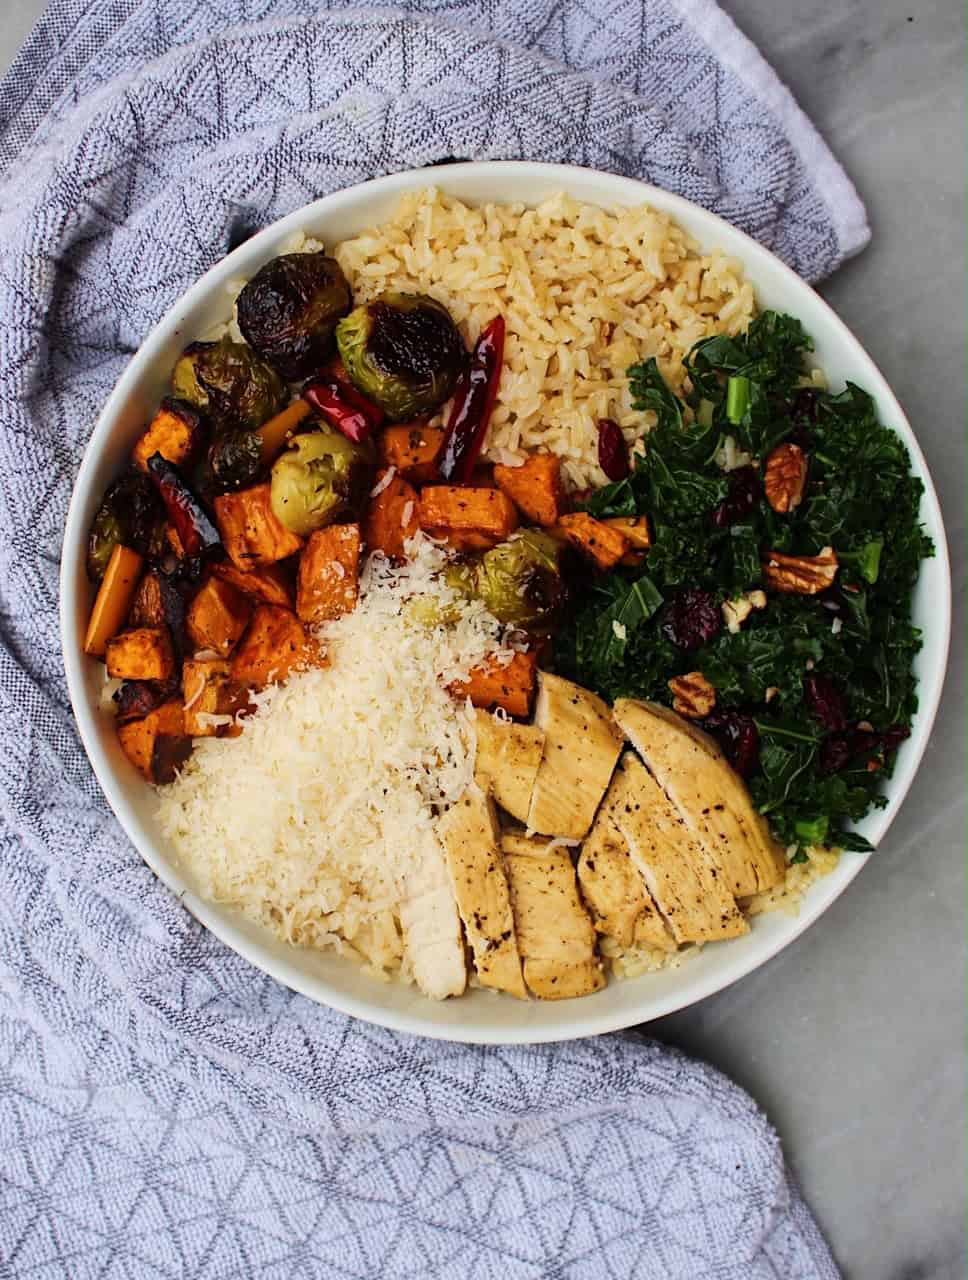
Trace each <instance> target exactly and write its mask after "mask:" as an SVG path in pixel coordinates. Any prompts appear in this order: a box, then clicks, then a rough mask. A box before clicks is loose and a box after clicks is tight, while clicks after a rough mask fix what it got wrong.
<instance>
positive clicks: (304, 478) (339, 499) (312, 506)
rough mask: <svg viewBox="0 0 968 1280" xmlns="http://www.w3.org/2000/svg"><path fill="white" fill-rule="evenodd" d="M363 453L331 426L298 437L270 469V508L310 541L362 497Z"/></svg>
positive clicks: (294, 530)
mask: <svg viewBox="0 0 968 1280" xmlns="http://www.w3.org/2000/svg"><path fill="white" fill-rule="evenodd" d="M367 462H368V458H367V454H366V452H365V450H363V449H362V448H360V446H359V445H357V444H354V443H353V442H352V441H351V440H347V439H346V437H345V436H344V435H341V434H340V433H339V432H338V431H334V430H333V429H332V428H324V429H323V430H322V431H309V432H307V433H306V434H305V435H301V436H296V437H295V439H293V440H292V441H291V443H290V445H289V447H288V449H286V450H285V452H284V453H282V454H280V455H279V457H278V458H277V459H276V461H275V463H274V464H273V467H272V485H271V502H272V510H273V512H274V513H275V515H276V516H277V518H278V519H279V520H281V521H282V523H283V524H284V525H285V526H286V528H287V529H291V530H292V532H293V533H298V534H299V535H300V536H301V537H308V536H309V534H311V533H313V532H314V531H315V530H316V529H322V527H323V526H324V525H327V524H332V523H333V521H334V520H336V519H337V518H338V517H339V516H341V515H343V514H345V513H346V512H348V511H350V510H351V509H352V508H353V507H354V506H355V505H356V504H357V503H358V502H359V500H360V498H361V497H362V496H363V492H364V486H365V482H366V477H367Z"/></svg>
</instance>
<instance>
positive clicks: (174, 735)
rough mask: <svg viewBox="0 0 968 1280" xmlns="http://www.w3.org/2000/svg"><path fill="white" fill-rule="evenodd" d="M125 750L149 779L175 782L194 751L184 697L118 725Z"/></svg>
mask: <svg viewBox="0 0 968 1280" xmlns="http://www.w3.org/2000/svg"><path fill="white" fill-rule="evenodd" d="M118 742H119V743H120V744H121V750H122V751H123V752H124V754H125V755H126V756H127V757H128V759H129V760H130V761H131V763H132V764H133V765H134V767H135V768H136V769H137V770H138V772H139V773H140V774H141V775H142V777H143V778H145V779H147V781H148V782H157V783H165V782H173V781H174V778H175V773H176V771H177V769H178V767H179V765H182V764H184V763H185V761H186V760H187V759H188V757H189V756H190V755H191V753H192V740H191V738H190V737H189V736H188V734H187V733H186V732H185V714H184V711H183V708H182V704H181V700H180V699H173V700H172V701H171V702H165V703H163V704H162V705H161V706H160V707H158V708H157V709H156V710H155V711H152V712H151V713H150V714H149V715H146V716H145V717H144V719H143V720H130V721H129V722H128V723H127V724H121V725H118Z"/></svg>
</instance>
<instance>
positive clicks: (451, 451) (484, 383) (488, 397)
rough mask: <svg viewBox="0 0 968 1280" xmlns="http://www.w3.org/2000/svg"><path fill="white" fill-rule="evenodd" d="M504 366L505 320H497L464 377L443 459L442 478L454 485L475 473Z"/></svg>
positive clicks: (479, 341)
mask: <svg viewBox="0 0 968 1280" xmlns="http://www.w3.org/2000/svg"><path fill="white" fill-rule="evenodd" d="M503 362H504V317H503V316H495V317H494V319H493V320H492V321H491V323H490V324H489V325H487V326H486V327H485V328H484V329H482V330H481V336H480V337H479V338H478V339H477V344H476V346H475V347H474V350H473V352H472V353H471V360H470V365H469V367H468V368H467V370H466V371H465V372H464V373H462V374H461V376H460V380H459V382H458V383H457V390H456V391H455V392H454V404H453V407H452V409H451V411H450V419H449V420H448V423H447V434H446V436H445V437H444V446H443V449H442V451H441V455H440V474H441V476H442V477H443V479H444V480H448V481H450V482H451V483H452V484H455V483H456V484H466V483H467V482H468V480H470V478H471V475H472V473H473V471H474V464H475V463H476V462H477V459H478V456H479V454H480V452H481V448H482V446H483V444H484V437H485V435H486V434H487V424H488V422H490V420H491V410H492V409H493V408H494V398H495V396H496V395H497V388H498V383H499V382H500V380H501V366H502V364H503Z"/></svg>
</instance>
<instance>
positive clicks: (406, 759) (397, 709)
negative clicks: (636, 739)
mask: <svg viewBox="0 0 968 1280" xmlns="http://www.w3.org/2000/svg"><path fill="white" fill-rule="evenodd" d="M407 550H408V554H409V555H410V557H411V558H410V559H409V560H408V561H407V562H406V563H404V564H402V565H393V564H391V563H390V562H389V561H388V560H386V559H385V558H384V557H383V556H381V555H373V556H371V557H370V558H369V559H368V560H367V562H366V563H365V565H364V567H363V571H362V574H361V581H360V600H359V604H358V606H357V608H356V609H355V610H354V611H353V612H352V613H350V614H347V615H346V616H345V617H343V618H340V619H338V620H336V621H334V622H328V623H325V624H323V625H322V626H321V627H320V628H319V629H318V633H317V634H318V638H319V639H320V641H321V642H322V643H324V644H325V646H326V648H327V650H328V652H329V655H330V659H331V663H332V665H331V666H330V667H328V668H324V669H314V670H310V671H305V672H301V673H298V674H296V675H293V676H292V677H290V679H289V681H288V682H287V683H286V684H285V685H283V686H276V687H270V688H268V689H266V690H264V691H263V692H261V693H258V694H256V695H254V697H255V701H256V704H257V709H256V711H255V713H254V714H252V715H251V716H249V717H247V718H246V719H245V721H244V722H243V723H244V731H243V733H242V735H241V736H240V737H238V738H235V739H227V738H226V739H219V738H214V737H212V738H205V739H202V740H201V741H199V742H197V743H196V747H195V752H194V754H193V755H192V757H191V758H190V759H189V761H188V762H187V763H186V765H185V766H184V768H183V770H182V772H181V774H180V776H179V778H178V779H177V780H176V781H175V782H174V783H172V784H171V785H170V786H168V787H164V788H161V789H159V793H158V794H159V814H160V819H161V825H162V829H163V830H164V832H165V834H166V835H167V836H168V837H169V838H170V839H171V840H172V841H173V843H174V845H175V848H176V851H177V853H178V856H179V858H180V860H181V862H182V864H183V866H184V867H185V868H186V870H188V871H189V873H190V874H191V875H192V876H193V877H194V879H195V880H196V882H197V886H198V889H199V891H200V892H201V893H202V894H203V895H204V896H205V897H207V898H210V899H212V900H214V901H218V902H224V903H228V904H231V905H233V906H235V907H238V908H240V909H241V910H242V911H243V912H244V913H245V914H246V915H248V916H250V917H251V918H252V919H254V920H256V921H258V922H260V923H261V924H263V925H266V926H268V927H269V928H270V929H272V930H273V931H274V932H275V933H277V934H278V935H280V936H281V937H283V938H285V939H287V940H288V941H291V942H295V943H301V944H303V945H308V946H316V947H332V948H337V949H343V948H344V947H345V946H346V944H349V945H350V946H351V947H352V949H353V950H354V951H356V952H359V953H361V954H363V956H364V957H365V958H366V959H367V960H368V961H369V963H370V966H371V968H374V969H375V970H380V969H382V970H385V971H390V972H392V971H396V970H398V969H399V968H400V966H401V964H402V963H404V957H403V949H402V943H401V941H400V929H399V908H400V904H401V900H402V896H403V894H404V892H405V886H406V885H407V884H412V877H413V876H414V875H415V874H419V871H420V868H421V866H422V865H429V863H430V860H431V859H432V858H433V857H434V856H436V857H438V858H439V851H438V850H437V846H436V842H435V838H434V836H433V822H434V819H435V815H436V813H437V812H438V811H439V809H440V808H441V807H446V806H447V805H449V804H451V803H453V802H454V801H455V800H456V799H458V798H459V796H460V795H461V793H462V792H463V790H464V788H465V787H466V786H467V784H468V783H469V782H470V781H471V779H472V777H473V769H474V735H473V717H472V714H471V710H470V709H469V704H467V703H466V702H465V703H458V702H456V701H455V700H454V699H453V698H452V697H451V696H450V694H449V693H448V692H447V689H446V686H447V685H448V684H449V683H451V682H452V681H454V680H456V679H466V677H467V675H468V674H469V672H470V670H471V668H472V667H474V666H476V665H478V664H479V663H480V662H481V661H482V660H484V658H485V657H487V656H489V655H491V654H492V653H496V654H497V655H499V656H500V657H502V658H506V659H507V660H508V661H510V659H511V657H512V656H513V652H512V651H511V650H510V649H507V648H506V647H505V643H504V629H503V628H502V626H501V624H500V623H498V622H497V620H496V619H495V618H493V617H492V616H491V615H490V614H488V613H487V612H486V611H485V610H484V608H483V606H482V605H481V604H480V603H479V602H476V601H465V600H464V599H463V598H462V597H460V596H459V595H457V593H456V592H454V591H453V590H452V589H451V588H450V587H448V586H447V585H446V584H445V583H444V582H443V581H442V580H441V578H440V576H439V575H440V570H441V568H442V567H443V566H444V564H445V563H446V555H445V553H444V552H443V551H441V549H440V548H439V547H437V546H436V545H435V544H434V543H433V542H431V541H430V539H427V538H424V537H422V536H421V535H417V537H415V538H413V539H411V540H410V541H409V542H408V544H407ZM415 595H420V596H422V597H431V598H435V599H436V600H438V601H439V602H440V604H441V605H446V606H447V607H448V611H449V613H448V616H451V617H456V621H454V622H453V623H451V624H449V625H443V624H441V625H439V626H432V627H426V626H422V625H421V624H420V623H419V622H418V621H416V620H415V619H414V617H413V614H412V611H409V610H408V609H407V607H406V606H407V602H408V601H409V600H411V599H412V598H413V596H415ZM222 719H223V717H212V723H220V722H221V721H222Z"/></svg>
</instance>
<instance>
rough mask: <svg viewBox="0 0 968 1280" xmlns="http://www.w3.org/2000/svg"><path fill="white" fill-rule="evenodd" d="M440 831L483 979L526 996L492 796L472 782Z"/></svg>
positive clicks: (441, 821) (485, 983)
mask: <svg viewBox="0 0 968 1280" xmlns="http://www.w3.org/2000/svg"><path fill="white" fill-rule="evenodd" d="M437 836H438V838H439V840H440V842H441V844H442V845H443V847H444V852H445V854H446V857H447V866H448V868H449V871H450V878H451V881H452V883H453V889H454V896H455V897H456V899H457V908H458V910H459V911H460V917H461V920H462V921H463V922H464V931H465V933H466V935H467V941H468V942H469V943H470V946H471V951H472V952H473V955H474V967H475V969H476V970H477V976H478V978H480V981H481V985H482V986H485V987H496V988H497V989H498V990H500V991H508V992H510V994H511V995H513V996H518V997H519V998H520V999H522V1000H524V999H526V998H527V992H526V991H525V988H524V979H523V978H522V976H521V956H520V954H519V952H518V942H517V937H516V934H515V929H514V916H513V915H512V912H511V899H510V894H509V891H508V881H507V874H506V871H505V867H504V855H503V854H502V852H501V848H500V835H499V832H498V826H497V819H496V817H495V813H494V804H493V802H492V800H491V799H490V797H489V796H487V795H485V793H484V792H483V791H482V790H481V788H480V787H479V786H477V784H476V783H472V784H471V785H470V786H469V787H468V788H467V790H466V791H465V792H464V794H463V795H462V796H461V798H460V799H459V800H458V801H457V803H456V804H453V805H451V807H450V808H449V809H448V810H447V812H446V813H445V814H443V815H442V817H441V818H439V819H438V822H437Z"/></svg>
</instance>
